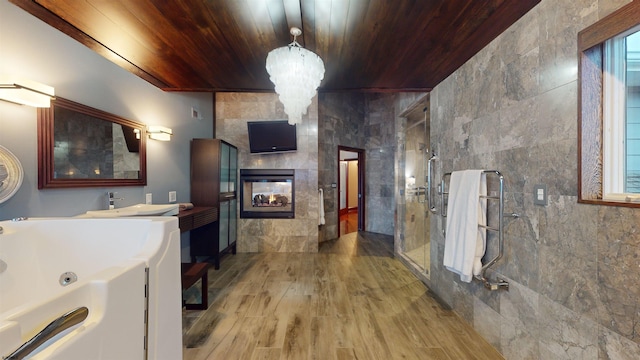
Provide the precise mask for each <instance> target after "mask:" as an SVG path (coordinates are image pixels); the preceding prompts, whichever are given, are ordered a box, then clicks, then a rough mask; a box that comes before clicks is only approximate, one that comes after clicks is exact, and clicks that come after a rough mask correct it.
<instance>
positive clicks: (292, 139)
mask: <svg viewBox="0 0 640 360" xmlns="http://www.w3.org/2000/svg"><path fill="white" fill-rule="evenodd" d="M247 130H248V131H249V151H250V152H251V153H252V154H259V153H278V152H286V151H296V150H297V149H298V146H297V141H296V126H295V125H289V123H288V122H287V120H269V121H249V122H247Z"/></svg>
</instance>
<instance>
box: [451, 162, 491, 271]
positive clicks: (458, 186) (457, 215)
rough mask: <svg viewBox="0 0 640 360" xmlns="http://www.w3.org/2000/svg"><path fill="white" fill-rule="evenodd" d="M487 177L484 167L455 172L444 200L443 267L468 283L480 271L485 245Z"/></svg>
mask: <svg viewBox="0 0 640 360" xmlns="http://www.w3.org/2000/svg"><path fill="white" fill-rule="evenodd" d="M486 194H487V178H486V174H484V172H483V170H464V171H454V172H453V173H452V174H451V182H450V185H449V200H448V202H447V231H446V239H445V243H444V261H443V264H444V266H445V267H446V268H447V269H449V270H450V271H453V272H454V273H456V274H459V275H460V280H462V281H464V282H471V279H472V275H479V274H480V272H481V270H482V257H483V256H484V253H485V246H486V235H487V232H486V229H484V228H482V227H479V226H478V224H481V225H486V223H487V219H486V209H487V200H486V199H481V198H480V195H486Z"/></svg>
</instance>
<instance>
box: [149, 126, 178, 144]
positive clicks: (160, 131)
mask: <svg viewBox="0 0 640 360" xmlns="http://www.w3.org/2000/svg"><path fill="white" fill-rule="evenodd" d="M147 134H149V138H150V139H153V140H160V141H170V140H171V135H173V130H171V129H170V128H168V127H164V126H158V125H149V126H147Z"/></svg>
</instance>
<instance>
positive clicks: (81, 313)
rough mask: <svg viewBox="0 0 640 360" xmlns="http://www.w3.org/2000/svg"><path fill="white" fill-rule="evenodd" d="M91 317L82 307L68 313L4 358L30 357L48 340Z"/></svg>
mask: <svg viewBox="0 0 640 360" xmlns="http://www.w3.org/2000/svg"><path fill="white" fill-rule="evenodd" d="M88 315H89V309H87V307H85V306H82V307H79V308H77V309H75V310H71V311H69V312H68V313H66V314H64V315H62V316H60V317H59V318H57V319H55V320H53V321H52V322H51V323H49V325H47V326H45V328H44V329H42V331H40V332H39V333H38V334H37V335H36V336H34V337H32V338H31V339H30V340H28V341H27V342H25V343H24V344H22V345H21V346H20V347H19V348H18V349H17V350H16V351H14V352H12V353H11V354H10V355H8V356H5V357H3V359H5V360H20V359H24V358H25V357H27V356H29V354H31V353H32V352H33V351H34V350H36V349H37V348H38V347H39V346H40V345H42V344H44V343H45V342H46V341H47V340H49V339H51V338H52V337H54V336H56V335H58V334H59V333H61V332H62V331H64V330H66V329H68V328H70V327H72V326H74V325H77V324H79V323H81V322H83V321H84V320H85V319H86V318H87V316H88Z"/></svg>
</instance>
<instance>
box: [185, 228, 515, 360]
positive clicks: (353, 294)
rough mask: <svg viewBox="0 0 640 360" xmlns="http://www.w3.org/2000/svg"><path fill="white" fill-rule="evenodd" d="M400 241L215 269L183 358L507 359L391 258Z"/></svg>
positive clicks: (346, 239) (362, 237)
mask: <svg viewBox="0 0 640 360" xmlns="http://www.w3.org/2000/svg"><path fill="white" fill-rule="evenodd" d="M392 241H393V239H392V238H391V237H389V236H384V235H379V234H372V233H366V232H356V233H351V234H347V235H345V236H342V237H341V238H340V239H337V240H334V241H329V242H325V243H323V244H321V247H320V250H319V252H318V253H317V254H303V253H266V254H237V255H232V256H226V257H225V258H224V259H223V260H222V266H221V269H220V270H213V268H212V269H211V270H210V271H209V304H210V305H209V308H208V309H207V310H204V311H197V310H189V311H187V310H184V313H183V346H184V350H183V355H184V356H183V359H185V360H206V359H243V360H244V359H255V360H257V359H264V360H267V359H274V360H275V359H323V360H324V359H336V360H343V359H344V360H346V359H384V360H388V359H438V360H459V359H482V360H491V359H503V357H502V356H501V355H500V354H499V353H498V352H497V351H496V350H495V349H494V348H493V347H492V346H491V345H489V344H488V343H487V342H486V341H485V340H484V339H482V337H480V336H479V335H478V334H477V333H476V332H475V331H474V330H473V329H472V328H471V327H470V326H469V325H467V324H466V323H464V322H463V321H462V320H460V319H459V318H458V317H457V315H455V314H454V313H453V312H452V311H449V310H445V309H443V308H442V307H441V306H440V305H439V304H438V303H437V302H436V301H435V300H434V299H433V298H432V296H431V295H430V294H429V291H428V289H427V288H426V287H425V286H424V284H423V283H422V282H420V281H419V280H418V279H416V278H415V277H414V276H413V274H411V273H410V272H409V271H408V270H407V269H406V268H404V266H403V265H402V264H401V263H400V262H399V261H398V260H396V259H394V258H393V252H392V247H393V244H392ZM197 293H198V290H197V289H196V288H192V289H190V290H187V292H186V293H185V296H190V295H194V294H197Z"/></svg>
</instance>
